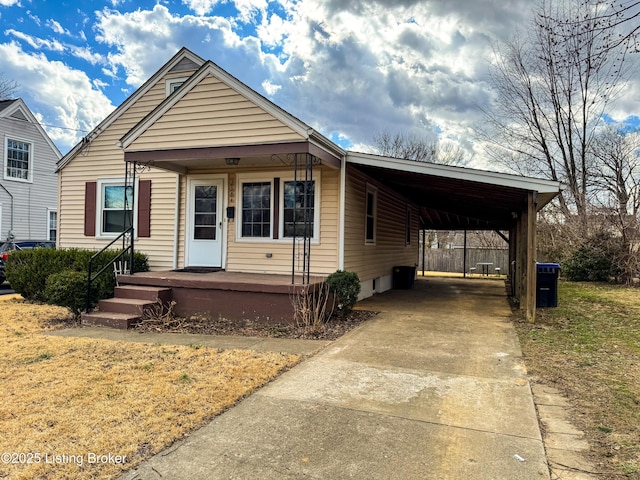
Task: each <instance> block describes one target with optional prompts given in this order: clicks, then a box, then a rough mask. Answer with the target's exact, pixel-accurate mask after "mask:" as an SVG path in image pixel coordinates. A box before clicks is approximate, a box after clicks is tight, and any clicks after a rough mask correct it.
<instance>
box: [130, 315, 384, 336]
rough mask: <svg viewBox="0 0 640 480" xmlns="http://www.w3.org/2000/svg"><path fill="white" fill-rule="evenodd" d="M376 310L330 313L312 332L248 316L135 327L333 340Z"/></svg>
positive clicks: (153, 320)
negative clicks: (253, 319) (245, 317)
mask: <svg viewBox="0 0 640 480" xmlns="http://www.w3.org/2000/svg"><path fill="white" fill-rule="evenodd" d="M376 313H377V312H371V311H366V310H354V311H352V312H351V313H350V314H349V315H347V316H346V317H344V318H341V317H340V316H338V315H334V316H333V317H331V319H330V320H329V321H328V322H327V323H326V324H325V325H324V327H323V328H322V329H321V330H320V331H318V332H313V331H309V330H307V329H305V328H304V327H303V326H298V325H295V324H290V323H286V324H275V325H267V324H263V323H259V322H254V321H251V320H243V321H237V320H227V319H225V318H220V319H211V318H206V317H195V316H194V317H189V318H175V317H170V316H169V317H167V318H149V319H145V320H143V321H142V323H140V324H138V325H137V326H136V327H135V328H136V329H137V330H138V331H140V332H169V333H196V334H205V335H241V336H247V337H271V338H300V339H312V340H335V339H336V338H339V337H341V336H342V335H344V334H345V333H347V332H348V331H350V330H353V329H354V328H355V327H357V326H358V325H360V324H361V323H363V322H365V321H367V320H369V319H370V318H372V317H374V316H375V315H376Z"/></svg>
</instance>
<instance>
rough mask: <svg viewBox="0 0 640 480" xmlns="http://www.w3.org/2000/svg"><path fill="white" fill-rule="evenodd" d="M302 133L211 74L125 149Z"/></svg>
mask: <svg viewBox="0 0 640 480" xmlns="http://www.w3.org/2000/svg"><path fill="white" fill-rule="evenodd" d="M301 139H302V137H301V136H300V135H298V134H297V133H296V132H294V131H293V130H292V129H291V128H289V127H288V126H286V125H285V124H284V123H282V122H281V121H280V120H278V119H276V118H274V117H273V116H272V115H270V114H269V113H267V112H266V111H265V110H263V109H262V108H260V107H259V106H257V105H255V104H254V103H252V102H250V101H249V100H247V99H246V98H245V97H243V96H242V95H240V94H239V93H237V92H236V91H235V90H233V89H232V88H230V87H228V86H227V85H225V84H224V83H222V82H221V81H220V80H218V79H217V78H215V77H214V76H213V75H209V76H207V77H206V78H204V79H203V80H202V81H201V82H200V83H199V84H198V85H196V86H195V87H194V88H193V89H192V90H191V91H190V92H189V93H187V94H186V95H185V96H184V97H183V98H182V99H180V100H179V101H178V103H176V104H175V105H174V106H173V107H171V108H170V109H169V110H168V111H167V112H165V114H164V115H163V116H162V117H161V118H159V119H158V120H156V122H155V123H154V124H153V125H151V126H149V127H148V128H147V130H146V131H145V132H144V133H142V134H141V135H140V137H138V138H137V139H136V140H135V141H134V142H133V143H132V144H131V145H130V146H129V147H128V150H132V151H142V150H155V149H170V148H198V147H214V146H223V145H224V146H227V145H250V144H259V143H277V142H288V141H297V140H301Z"/></svg>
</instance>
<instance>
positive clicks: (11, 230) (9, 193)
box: [0, 183, 13, 240]
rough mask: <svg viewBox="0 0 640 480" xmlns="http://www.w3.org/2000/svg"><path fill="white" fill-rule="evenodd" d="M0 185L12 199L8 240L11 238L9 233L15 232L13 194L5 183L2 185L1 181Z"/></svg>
mask: <svg viewBox="0 0 640 480" xmlns="http://www.w3.org/2000/svg"><path fill="white" fill-rule="evenodd" d="M0 187H2V189H3V190H4V191H5V192H7V195H9V198H10V199H11V223H10V226H9V231H8V232H7V240H9V235H11V233H12V232H13V195H11V192H10V191H9V190H7V189H6V188H5V187H4V185H2V184H1V183H0Z"/></svg>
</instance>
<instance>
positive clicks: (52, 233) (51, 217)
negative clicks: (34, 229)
mask: <svg viewBox="0 0 640 480" xmlns="http://www.w3.org/2000/svg"><path fill="white" fill-rule="evenodd" d="M47 213H48V218H47V224H48V229H47V240H51V241H52V242H55V241H56V237H57V233H58V212H57V211H56V210H51V209H49V210H47Z"/></svg>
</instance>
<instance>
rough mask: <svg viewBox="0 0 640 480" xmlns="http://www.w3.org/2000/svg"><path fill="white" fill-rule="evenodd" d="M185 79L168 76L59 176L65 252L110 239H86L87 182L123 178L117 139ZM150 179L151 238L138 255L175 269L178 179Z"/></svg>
mask: <svg viewBox="0 0 640 480" xmlns="http://www.w3.org/2000/svg"><path fill="white" fill-rule="evenodd" d="M183 76H185V73H184V72H179V73H177V74H169V75H167V76H165V77H164V78H161V79H159V80H158V82H157V83H156V84H155V85H154V86H153V87H152V88H151V89H150V90H149V91H148V92H147V93H146V94H145V95H144V96H143V97H142V98H140V99H139V100H138V101H137V102H136V103H134V104H133V105H132V106H131V107H130V108H129V109H128V110H126V111H125V112H123V113H122V115H121V116H120V117H119V118H118V119H117V120H115V121H114V122H113V123H112V124H111V125H110V126H109V127H108V128H107V129H106V130H105V131H103V132H101V133H100V134H99V136H98V137H97V138H96V139H94V140H93V141H92V142H91V143H90V144H89V145H88V146H87V147H85V149H84V151H82V152H80V153H79V154H78V155H77V156H76V157H75V158H74V159H73V160H72V161H71V162H70V163H69V164H67V165H66V166H65V167H64V168H63V169H62V170H61V171H60V173H59V185H60V197H59V198H60V205H61V207H60V208H59V210H58V222H59V224H60V229H59V231H58V237H59V245H60V247H62V248H67V247H80V248H89V249H99V248H102V247H103V246H105V245H106V244H107V243H109V241H110V240H108V239H99V238H95V237H85V236H84V195H85V183H86V182H90V181H98V180H102V179H124V173H125V164H124V153H123V150H122V149H121V148H119V147H117V146H116V143H117V142H118V140H119V139H120V138H121V137H122V136H123V135H124V134H125V133H126V132H127V131H129V130H130V129H131V128H132V127H133V126H134V125H136V124H137V123H138V122H139V121H140V120H141V119H142V118H144V116H145V115H147V114H148V113H149V112H150V111H151V110H153V109H154V108H155V107H156V106H157V105H158V104H159V103H160V102H162V101H163V100H164V98H165V92H166V87H165V80H166V79H167V78H179V77H183ZM138 178H140V179H149V180H151V237H150V238H140V239H138V240H137V241H136V245H135V247H136V250H137V251H140V252H143V253H145V254H147V255H148V256H149V264H150V266H151V268H152V269H153V270H162V269H167V268H172V266H173V244H174V228H175V227H174V225H175V204H176V192H175V185H176V174H175V173H171V172H165V171H161V170H158V169H153V168H152V169H151V170H148V171H145V172H143V173H142V174H140V175H139V176H138Z"/></svg>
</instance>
